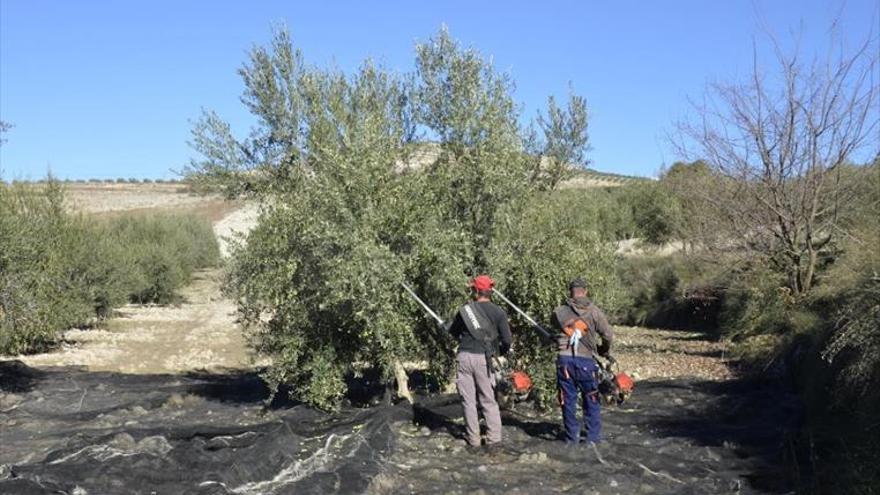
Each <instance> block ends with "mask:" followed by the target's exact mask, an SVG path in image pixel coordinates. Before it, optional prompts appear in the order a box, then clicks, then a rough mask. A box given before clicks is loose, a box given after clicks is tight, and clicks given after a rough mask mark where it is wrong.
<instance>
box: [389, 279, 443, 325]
mask: <svg viewBox="0 0 880 495" xmlns="http://www.w3.org/2000/svg"><path fill="white" fill-rule="evenodd" d="M400 285H401V286H402V287H403V288H404V290H406V291H407V292H408V293H409V295H410V296H412V298H413V299H415V300H416V302H417V303H419V305H421V306H422V308H424V310H425V311H426V312H427V313H428V314H429V315H431V316H432V317H433V318H434V319H435V320H437V324H439V325H443V324H444V323H443V319H442V318H440V317H439V316H437V313H435V312H434V310H433V309H431V307H430V306H428V304H427V303H425V301H422V300H421V298H419V296H417V295H416V293H415V292H414V291H413V290H412V289H410V288H409V286H408V285H406V284H405V283H403V282H401V283H400Z"/></svg>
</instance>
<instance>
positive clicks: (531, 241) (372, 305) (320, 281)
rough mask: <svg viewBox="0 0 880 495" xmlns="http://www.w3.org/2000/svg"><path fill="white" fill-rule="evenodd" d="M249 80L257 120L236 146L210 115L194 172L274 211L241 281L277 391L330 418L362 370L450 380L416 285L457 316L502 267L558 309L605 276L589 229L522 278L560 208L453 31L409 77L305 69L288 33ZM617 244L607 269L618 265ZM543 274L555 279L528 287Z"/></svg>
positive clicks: (575, 134) (243, 305) (245, 313)
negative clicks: (406, 286) (578, 277)
mask: <svg viewBox="0 0 880 495" xmlns="http://www.w3.org/2000/svg"><path fill="white" fill-rule="evenodd" d="M239 73H240V74H241V76H242V78H243V81H244V84H245V91H244V95H243V97H242V100H243V102H244V103H245V105H246V106H247V107H248V109H249V110H250V111H251V112H252V113H253V114H254V115H255V117H256V119H257V122H258V123H257V125H256V127H255V128H254V129H253V130H252V131H251V133H250V136H249V137H248V138H247V139H244V140H238V139H236V138H235V137H234V136H233V134H232V131H231V128H230V126H229V125H228V124H226V123H225V122H224V121H222V120H221V119H220V118H219V117H218V116H217V115H216V114H213V113H210V112H209V113H206V114H205V115H204V116H203V118H202V119H201V120H200V121H199V122H198V123H197V124H196V125H195V127H194V129H193V140H192V145H193V147H194V148H195V150H196V151H198V152H199V154H200V157H199V158H198V159H194V160H193V161H192V163H191V166H190V168H189V171H188V172H189V175H190V179H191V180H192V181H194V182H195V183H198V184H202V185H205V186H208V187H220V188H222V189H223V190H224V191H225V192H226V193H227V194H228V195H230V196H238V195H250V196H253V197H256V198H258V199H259V200H260V203H261V205H262V206H261V208H262V211H261V215H260V218H259V222H258V225H257V226H256V228H255V229H254V230H253V231H252V232H251V233H250V234H249V235H248V236H247V239H246V243H245V242H242V243H241V244H240V245H239V246H238V247H237V248H236V249H235V250H234V253H233V261H232V263H231V267H230V271H229V284H228V286H227V289H228V291H229V293H230V294H231V295H232V296H233V297H235V298H236V300H237V302H238V306H239V311H240V315H241V318H242V320H243V321H244V322H246V323H248V324H249V326H250V328H252V333H251V337H252V339H251V342H252V345H253V347H254V348H255V349H256V350H258V351H259V352H261V353H263V354H266V355H268V356H270V357H271V358H272V365H271V366H270V367H269V369H268V370H267V371H266V373H265V375H264V377H265V378H266V380H267V382H268V383H269V384H270V386H271V387H272V388H273V390H277V389H278V387H279V386H280V385H282V384H287V385H290V386H291V394H292V395H293V396H294V397H295V398H297V399H299V400H303V401H306V402H308V403H310V404H313V405H316V406H318V407H321V408H325V409H333V408H335V407H337V406H338V405H339V403H340V401H341V399H342V397H343V396H344V394H345V392H346V385H345V377H346V375H347V374H348V373H350V372H352V371H357V370H358V369H360V368H361V367H362V366H374V367H377V368H379V369H380V370H381V371H382V372H383V375H384V377H385V378H386V379H387V380H390V379H391V377H392V376H393V370H394V368H395V366H398V365H399V364H400V363H402V362H408V361H409V362H426V363H428V367H429V371H430V372H431V373H432V374H433V375H434V376H435V377H437V378H438V379H440V380H441V381H442V380H445V379H447V378H448V377H449V375H450V371H451V363H452V361H453V347H454V343H453V342H451V339H450V338H449V337H448V336H447V335H446V334H445V333H442V332H440V331H438V330H437V328H436V326H435V324H434V323H433V322H432V321H431V320H430V319H428V318H426V316H425V315H424V314H423V313H422V310H421V308H420V307H418V306H417V305H416V304H414V302H413V301H411V300H410V299H409V298H408V296H407V295H406V293H405V292H403V291H402V290H401V288H400V283H401V282H408V283H410V284H411V285H412V286H413V287H414V288H415V289H416V291H417V292H419V293H420V294H421V295H422V297H424V298H425V299H426V300H427V301H429V302H430V303H431V304H432V305H433V306H434V308H435V309H436V310H437V311H438V312H440V313H441V314H444V315H450V314H453V311H454V310H455V308H456V306H457V305H459V304H461V303H463V302H464V301H465V298H466V297H467V294H466V283H467V280H468V278H469V277H471V276H473V275H475V274H478V273H484V272H490V273H496V272H497V273H501V272H504V273H505V275H503V278H505V279H508V278H509V279H510V280H516V282H517V283H519V284H521V286H522V288H523V290H524V291H526V290H528V291H531V290H535V291H537V292H530V293H528V294H526V292H519V291H518V292H515V294H516V295H517V296H518V297H519V296H521V300H522V301H524V302H525V303H527V304H526V305H527V307H530V308H537V307H538V305H539V304H538V303H545V302H546V304H550V305H552V304H556V303H557V302H558V300H559V296H561V294H560V290H562V289H563V288H564V287H565V280H566V279H567V277H569V276H570V275H572V274H574V273H583V272H584V271H586V270H587V268H588V267H592V266H593V265H592V264H588V263H587V258H590V255H592V254H593V253H594V252H597V251H601V250H602V249H604V248H600V247H599V246H600V245H601V242H600V241H599V240H598V239H597V238H595V236H591V235H589V234H588V233H586V232H584V233H578V236H579V237H577V239H584V240H585V244H583V245H581V244H577V243H575V242H574V241H566V243H565V244H564V245H565V246H569V247H571V248H572V249H581V248H582V247H583V248H584V251H583V253H585V254H582V255H578V256H579V257H578V256H574V255H567V256H564V257H561V258H559V259H558V260H554V261H553V263H549V262H548V263H547V264H544V265H541V264H539V262H540V261H541V260H543V258H541V259H539V260H532V261H535V263H536V264H535V265H533V266H531V268H529V270H531V271H530V272H528V273H524V272H522V270H523V269H525V267H526V265H521V266H520V268H519V269H518V268H517V264H516V259H515V257H516V256H518V255H526V254H528V255H529V256H542V255H543V256H553V255H555V254H556V251H553V252H550V251H547V252H544V251H542V250H541V249H540V248H539V247H538V244H540V243H543V242H545V241H546V240H547V239H545V235H548V234H549V232H547V231H546V229H545V230H542V231H541V232H538V231H537V230H533V229H525V228H523V226H524V225H527V224H528V225H532V224H535V225H537V224H541V223H542V222H541V221H539V220H538V217H540V216H541V215H542V214H545V213H546V211H545V210H543V209H542V208H540V207H538V206H537V205H538V204H539V203H540V204H543V203H541V202H546V201H548V199H547V198H544V197H541V196H537V194H538V193H537V191H538V190H539V189H541V187H538V185H537V183H536V181H535V180H533V179H534V174H533V166H534V163H535V159H534V157H532V156H530V155H529V154H528V153H526V144H527V143H526V141H527V140H526V138H524V134H525V133H524V132H523V131H522V129H521V128H520V126H519V124H518V118H519V114H518V111H517V106H516V104H515V102H514V101H513V99H512V91H513V85H512V82H511V81H510V80H509V78H508V77H507V76H506V75H505V74H502V73H499V72H497V71H496V70H495V69H494V68H493V67H492V65H491V64H490V63H489V62H488V61H487V60H486V59H485V58H483V57H482V55H481V54H479V53H478V52H477V51H475V50H472V49H465V48H463V47H461V46H460V45H459V44H458V43H456V42H455V41H454V40H453V39H452V38H451V37H450V36H449V34H448V33H447V32H446V31H445V30H443V31H441V32H440V33H439V34H438V35H437V36H435V37H434V38H431V39H429V40H428V41H427V42H425V43H422V44H419V45H418V46H417V47H416V67H415V70H414V71H413V72H412V73H408V74H403V75H399V74H393V73H391V72H389V71H387V70H386V69H384V68H382V67H380V66H377V65H375V64H373V63H371V62H366V63H364V64H363V65H362V66H361V68H360V69H359V70H358V71H356V72H355V73H354V74H351V75H346V74H343V73H340V72H338V71H335V70H325V69H321V68H316V67H311V66H308V65H306V64H305V63H304V61H303V57H302V55H301V53H300V52H299V51H298V50H296V49H294V48H293V46H292V44H291V41H290V37H289V35H288V34H287V32H286V31H283V30H282V31H279V32H277V33H276V34H275V37H274V39H273V41H272V43H271V44H270V46H268V47H257V48H255V49H254V50H253V51H252V52H251V53H250V56H249V59H248V61H247V62H246V63H245V65H244V66H243V67H242V68H241V69H240V71H239ZM583 106H584V102H583V99H573V102H572V103H570V105H569V108H570V109H571V108H574V109H576V110H571V111H569V112H562V113H560V112H557V113H556V114H555V115H556V117H554V118H555V119H557V120H560V119H561V120H562V121H561V124H560V125H561V126H562V128H565V129H568V133H567V136H568V137H561V138H559V139H558V140H556V141H554V143H556V145H557V146H562V141H564V140H565V139H569V140H571V141H572V143H573V144H571V145H570V146H569V147H568V149H569V150H570V152H571V153H574V154H575V155H577V154H578V153H580V151H579V147H585V146H586V142H587V139H586V134H585V132H586V125H585V124H584V125H574V124H571V125H565V124H566V123H565V122H564V119H566V118H569V116H570V115H573V114H577V115H581V114H582V115H583V116H584V118H585V115H586V113H585V109H583V108H582V107H583ZM578 109H579V110H578ZM571 112H574V113H571ZM427 141H433V142H432V143H430V144H426V142H427ZM534 201H539V203H533V202H534ZM560 213H561V212H560ZM536 236H537V237H536ZM505 246H510V248H508V247H505ZM515 246H519V247H517V250H514V249H513V247H515ZM602 252H603V253H604V254H603V256H606V257H605V258H602V260H603V261H602V262H600V263H598V264H597V265H595V266H597V267H598V268H596V270H602V269H604V268H606V265H605V264H603V263H604V262H605V261H606V260H607V259H608V258H607V253H605V252H604V251H602ZM573 256H574V257H573ZM596 259H598V257H597V258H596ZM593 261H594V260H593V259H590V263H592V262H593ZM567 262H572V263H573V264H571V265H565V269H564V270H559V271H557V272H553V273H545V272H544V270H557V269H558V268H559V267H561V266H562V265H563V264H565V263H567ZM603 273H604V272H603ZM532 276H534V277H536V278H537V279H540V280H541V282H540V284H531V285H527V284H526V280H527V279H528V278H529V277H532ZM553 284H555V285H556V287H555V291H556V296H557V297H556V299H554V300H552V304H551V303H550V302H549V301H550V300H551V297H550V296H549V291H551V290H553V289H551V287H552V285H553ZM600 285H601V283H600ZM502 287H503V286H502ZM547 310H549V307H547V308H543V309H542V312H544V311H547ZM535 352H538V351H535ZM522 355H523V356H524V360H525V361H527V364H528V363H531V362H534V361H535V360H534V359H531V360H527V359H526V358H525V356H527V355H528V351H523V354H522ZM544 364H545V363H541V366H543V365H544Z"/></svg>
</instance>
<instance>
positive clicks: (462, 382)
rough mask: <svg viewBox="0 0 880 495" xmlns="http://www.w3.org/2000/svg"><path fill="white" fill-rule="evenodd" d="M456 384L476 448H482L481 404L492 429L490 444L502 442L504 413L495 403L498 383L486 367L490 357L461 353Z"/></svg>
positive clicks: (468, 431)
mask: <svg viewBox="0 0 880 495" xmlns="http://www.w3.org/2000/svg"><path fill="white" fill-rule="evenodd" d="M455 385H456V387H457V388H458V394H459V395H461V406H462V408H463V409H464V423H465V428H466V430H467V441H468V443H469V444H471V445H473V446H477V447H478V446H479V445H480V418H479V416H478V415H477V405H479V406H480V409H482V410H483V417H484V418H486V429H487V430H488V432H487V433H488V440H487V443H490V444H491V443H498V442H500V441H501V412H500V411H499V410H498V402H496V401H495V381H494V379H493V377H492V376H491V375H490V374H489V370H488V368H487V367H486V356H485V355H483V354H472V353H470V352H459V353H458V370H457V372H456V375H455Z"/></svg>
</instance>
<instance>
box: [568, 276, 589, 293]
mask: <svg viewBox="0 0 880 495" xmlns="http://www.w3.org/2000/svg"><path fill="white" fill-rule="evenodd" d="M586 288H587V281H586V280H584V279H582V278H581V277H577V278H576V279H574V280H572V281H571V282H569V283H568V290H573V289H586Z"/></svg>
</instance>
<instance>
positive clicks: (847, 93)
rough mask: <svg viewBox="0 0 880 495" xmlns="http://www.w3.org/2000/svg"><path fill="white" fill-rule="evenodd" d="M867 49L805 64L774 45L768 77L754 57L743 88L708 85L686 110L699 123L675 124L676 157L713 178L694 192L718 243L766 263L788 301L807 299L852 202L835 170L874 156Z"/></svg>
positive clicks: (873, 98) (873, 71) (873, 94)
mask: <svg viewBox="0 0 880 495" xmlns="http://www.w3.org/2000/svg"><path fill="white" fill-rule="evenodd" d="M874 41H875V40H873V39H869V40H868V41H866V42H865V43H863V44H862V45H861V46H859V48H858V49H857V50H855V51H854V52H852V54H849V55H844V54H841V53H842V51H841V52H835V51H832V52H831V53H830V54H829V56H827V57H826V58H825V59H824V60H821V61H819V60H813V61H812V62H810V63H804V62H802V61H801V59H800V57H799V55H798V53H797V50H795V51H794V53H793V54H786V53H784V52H783V50H782V49H781V48H780V47H779V45H778V43H776V42H775V40H774V47H775V55H776V62H777V64H778V65H777V66H776V71H775V72H773V73H771V74H769V76H768V75H766V74H764V73H762V71H761V70H760V69H759V68H758V63H757V58H758V57H757V55H755V57H754V60H755V62H754V67H753V72H752V74H751V77H750V78H749V79H748V80H747V81H746V82H744V83H742V84H712V85H710V86H709V88H708V91H707V96H706V98H705V100H704V101H703V102H701V103H694V104H693V107H694V110H695V112H696V116H697V118H696V119H691V120H689V121H685V122H681V123H679V124H678V130H679V131H680V133H679V139H678V140H677V144H678V145H679V151H681V152H683V153H684V154H685V156H688V157H699V158H703V159H705V160H706V162H707V163H708V164H709V165H710V167H711V170H712V172H713V174H714V176H715V177H716V181H715V184H713V187H712V188H711V191H708V190H706V191H695V193H696V194H702V195H703V196H704V197H705V198H706V199H707V200H708V201H710V202H711V203H712V204H713V205H714V207H715V210H716V211H718V212H721V214H722V218H721V219H720V220H719V225H718V230H717V233H722V235H723V237H724V242H723V243H722V244H720V245H723V247H724V248H725V249H726V250H727V251H729V252H735V253H738V254H741V255H746V256H747V257H748V258H750V259H752V260H754V259H755V256H758V257H761V258H762V259H764V260H766V261H767V262H769V263H771V264H772V265H773V266H774V267H775V268H777V269H778V270H779V271H781V272H783V273H784V274H785V275H786V276H787V279H788V286H789V289H790V290H791V291H792V294H793V295H795V296H799V295H803V294H806V293H807V292H809V291H810V289H811V287H812V286H813V283H814V282H815V279H816V270H817V266H818V265H819V261H820V259H821V256H822V253H823V250H827V249H828V248H831V247H832V246H833V245H834V241H835V239H836V238H837V237H839V236H840V235H841V234H842V229H841V226H840V225H838V219H839V213H840V212H841V211H843V210H842V209H844V208H846V207H847V205H848V202H849V201H850V200H851V199H852V197H853V196H852V194H851V187H850V184H848V183H847V181H845V180H842V176H843V175H844V174H842V171H843V169H844V168H845V167H846V166H847V165H848V164H849V163H850V162H851V160H853V159H854V158H856V157H860V156H861V157H864V156H871V157H873V156H876V153H877V150H878V143H880V139H878V131H880V127H878V120H880V112H878V108H877V102H878V75H877V68H878V64H877V62H878V54H877V51H876V50H875V48H876V47H875V46H872V44H873V42H874ZM865 151H867V152H868V154H864V152H865ZM716 246H718V245H716Z"/></svg>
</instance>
